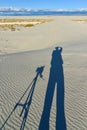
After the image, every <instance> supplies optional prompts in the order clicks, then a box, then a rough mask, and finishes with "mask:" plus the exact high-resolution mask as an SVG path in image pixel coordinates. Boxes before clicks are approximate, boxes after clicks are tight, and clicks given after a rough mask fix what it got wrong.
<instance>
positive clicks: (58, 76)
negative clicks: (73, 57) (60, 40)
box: [38, 47, 66, 130]
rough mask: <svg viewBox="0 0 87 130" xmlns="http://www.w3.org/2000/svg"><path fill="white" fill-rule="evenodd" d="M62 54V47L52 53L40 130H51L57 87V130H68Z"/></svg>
mask: <svg viewBox="0 0 87 130" xmlns="http://www.w3.org/2000/svg"><path fill="white" fill-rule="evenodd" d="M61 53H62V48H61V47H56V48H55V50H54V51H53V53H52V60H51V68H50V74H49V81H48V85H47V91H46V96H45V101H44V108H43V112H42V116H41V120H40V124H39V129H38V130H49V119H50V111H51V106H52V100H53V96H54V90H55V87H57V91H56V128H55V130H66V120H65V113H64V73H63V65H62V64H63V60H62V56H61ZM55 85H56V86H55Z"/></svg>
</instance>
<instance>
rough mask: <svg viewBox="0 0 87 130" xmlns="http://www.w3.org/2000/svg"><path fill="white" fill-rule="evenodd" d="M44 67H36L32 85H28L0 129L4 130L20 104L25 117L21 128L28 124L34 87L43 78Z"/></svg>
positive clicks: (21, 113) (21, 129) (21, 114)
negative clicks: (24, 98)
mask: <svg viewBox="0 0 87 130" xmlns="http://www.w3.org/2000/svg"><path fill="white" fill-rule="evenodd" d="M44 67H45V66H41V67H38V68H37V69H36V76H35V77H34V79H33V80H32V82H31V83H30V85H29V86H28V88H27V89H26V91H25V92H24V93H23V95H22V97H21V98H20V99H19V101H18V102H17V103H16V105H15V106H14V108H13V110H12V111H11V113H10V114H9V116H8V117H7V119H6V120H5V122H4V123H3V125H2V126H1V128H0V130H2V128H4V126H5V124H6V123H7V121H8V120H9V118H10V117H11V115H12V114H13V112H14V111H15V110H16V108H17V107H18V106H20V107H22V110H21V112H20V117H23V118H22V123H21V127H20V130H24V128H25V124H26V120H27V117H28V113H29V108H30V105H31V102H32V97H33V93H34V89H35V86H36V82H37V80H38V78H39V77H40V78H43V75H42V73H43V71H44ZM30 87H31V88H30ZM29 88H30V90H29ZM28 90H29V93H28V96H27V98H26V100H25V102H24V104H22V103H21V101H22V99H23V97H24V96H25V94H26V93H27V91H28Z"/></svg>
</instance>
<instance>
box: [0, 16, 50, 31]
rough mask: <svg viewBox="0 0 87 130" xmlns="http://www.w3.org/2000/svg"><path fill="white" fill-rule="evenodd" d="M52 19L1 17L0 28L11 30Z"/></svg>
mask: <svg viewBox="0 0 87 130" xmlns="http://www.w3.org/2000/svg"><path fill="white" fill-rule="evenodd" d="M49 21H52V19H28V18H26V19H22V18H20V19H19V18H2V19H0V28H2V29H3V30H7V29H10V30H11V31H16V30H18V31H19V30H20V29H19V27H26V28H28V27H32V26H34V25H37V24H42V23H45V22H49Z"/></svg>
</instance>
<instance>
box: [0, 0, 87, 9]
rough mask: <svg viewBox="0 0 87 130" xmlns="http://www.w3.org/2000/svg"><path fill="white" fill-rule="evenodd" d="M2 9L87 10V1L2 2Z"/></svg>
mask: <svg viewBox="0 0 87 130" xmlns="http://www.w3.org/2000/svg"><path fill="white" fill-rule="evenodd" d="M0 7H19V8H21V7H22V8H40V9H41V8H43V9H44V8H46V9H49V8H51V9H52V8H53V9H54V8H65V9H66V8H68V9H73V8H75V9H76V8H87V0H0Z"/></svg>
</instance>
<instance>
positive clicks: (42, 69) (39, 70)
mask: <svg viewBox="0 0 87 130" xmlns="http://www.w3.org/2000/svg"><path fill="white" fill-rule="evenodd" d="M44 67H45V66H41V67H38V68H37V69H36V73H37V75H39V76H40V78H42V77H43V75H42V73H43V71H44Z"/></svg>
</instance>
